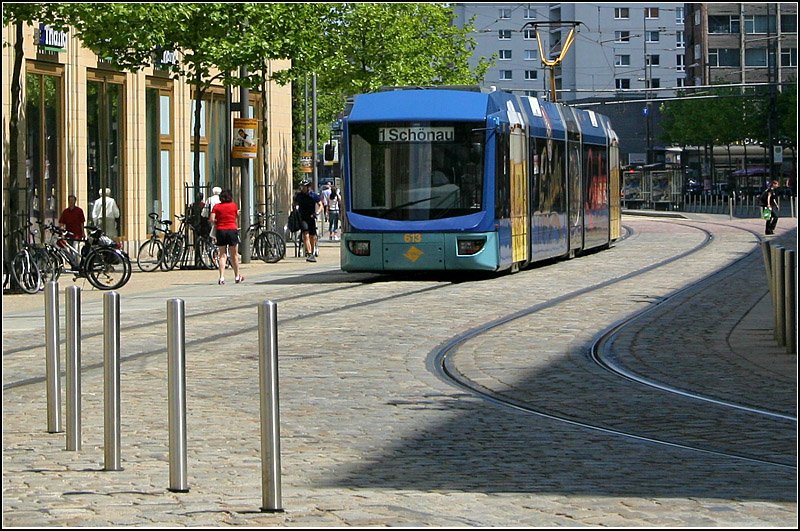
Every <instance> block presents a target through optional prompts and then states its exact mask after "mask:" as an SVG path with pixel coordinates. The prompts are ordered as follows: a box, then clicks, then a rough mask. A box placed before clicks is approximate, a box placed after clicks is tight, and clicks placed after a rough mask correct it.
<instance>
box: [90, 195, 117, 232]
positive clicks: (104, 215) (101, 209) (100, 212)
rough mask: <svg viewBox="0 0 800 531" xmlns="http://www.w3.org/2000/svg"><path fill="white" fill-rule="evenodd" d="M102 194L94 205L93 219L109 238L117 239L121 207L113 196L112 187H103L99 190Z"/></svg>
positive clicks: (95, 224) (96, 225)
mask: <svg viewBox="0 0 800 531" xmlns="http://www.w3.org/2000/svg"><path fill="white" fill-rule="evenodd" d="M97 194H98V195H99V196H100V197H99V198H98V199H97V201H95V202H94V206H93V207H92V221H94V226H95V227H99V228H100V229H101V230H102V231H103V232H105V233H106V235H107V236H108V237H109V238H112V239H115V238H117V237H118V236H119V232H118V231H117V220H118V219H119V207H118V206H117V202H116V201H114V198H113V197H111V188H106V189H105V190H103V189H102V188H101V189H100V190H98V191H97Z"/></svg>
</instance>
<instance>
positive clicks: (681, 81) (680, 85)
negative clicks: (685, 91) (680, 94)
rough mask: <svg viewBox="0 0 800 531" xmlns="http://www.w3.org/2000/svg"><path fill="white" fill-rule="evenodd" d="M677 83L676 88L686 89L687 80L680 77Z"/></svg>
mask: <svg viewBox="0 0 800 531" xmlns="http://www.w3.org/2000/svg"><path fill="white" fill-rule="evenodd" d="M675 81H676V83H675V86H676V87H685V86H686V78H683V77H679V78H678V79H676V80H675Z"/></svg>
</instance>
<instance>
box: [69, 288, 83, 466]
mask: <svg viewBox="0 0 800 531" xmlns="http://www.w3.org/2000/svg"><path fill="white" fill-rule="evenodd" d="M65 292H66V300H67V312H66V327H67V450H69V451H77V450H80V449H81V288H79V287H78V286H70V287H68V288H67V289H66V290H65Z"/></svg>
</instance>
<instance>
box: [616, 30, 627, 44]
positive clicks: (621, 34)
mask: <svg viewBox="0 0 800 531" xmlns="http://www.w3.org/2000/svg"><path fill="white" fill-rule="evenodd" d="M614 42H631V32H630V31H615V32H614Z"/></svg>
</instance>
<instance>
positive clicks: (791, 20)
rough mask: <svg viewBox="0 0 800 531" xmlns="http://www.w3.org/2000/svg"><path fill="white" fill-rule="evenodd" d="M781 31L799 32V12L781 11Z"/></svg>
mask: <svg viewBox="0 0 800 531" xmlns="http://www.w3.org/2000/svg"><path fill="white" fill-rule="evenodd" d="M781 32H782V33H797V13H781Z"/></svg>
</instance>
